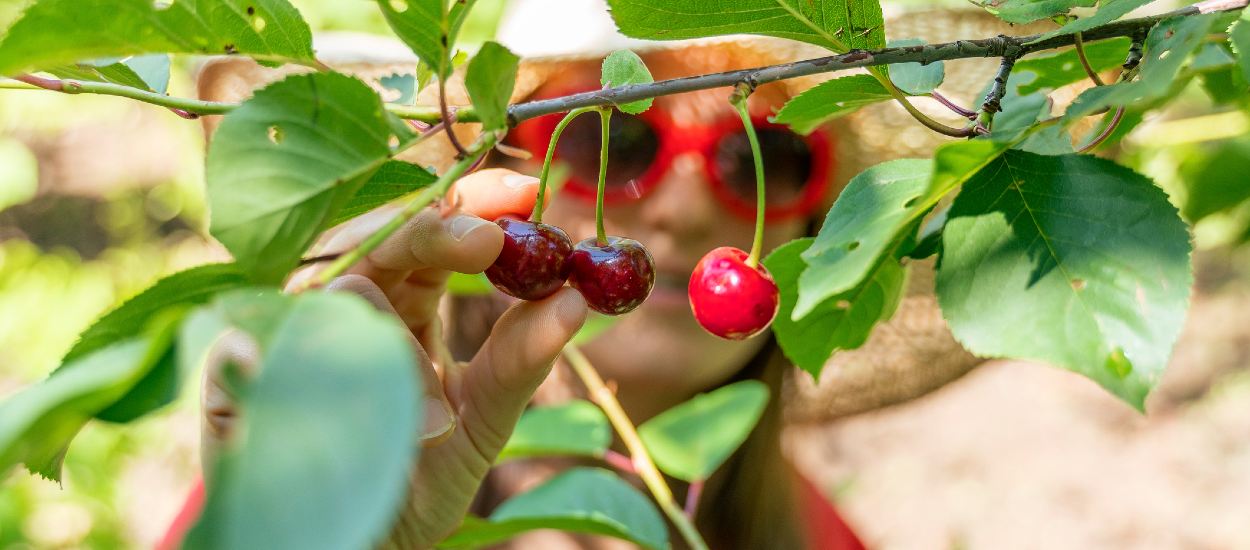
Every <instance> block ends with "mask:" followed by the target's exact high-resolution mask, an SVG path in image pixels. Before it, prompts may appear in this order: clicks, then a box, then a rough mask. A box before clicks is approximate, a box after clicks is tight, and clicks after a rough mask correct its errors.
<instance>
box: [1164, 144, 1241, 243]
mask: <svg viewBox="0 0 1250 550" xmlns="http://www.w3.org/2000/svg"><path fill="white" fill-rule="evenodd" d="M1247 166H1250V139H1247V138H1241V139H1237V140H1229V141H1223V142H1219V143H1216V144H1214V146H1213V147H1211V148H1210V149H1209V150H1204V151H1202V152H1201V153H1199V154H1194V155H1189V156H1187V157H1186V158H1185V160H1184V161H1183V162H1182V163H1181V167H1180V171H1181V174H1182V176H1184V177H1183V178H1182V179H1183V182H1184V185H1185V200H1184V201H1183V202H1182V205H1181V214H1183V215H1184V216H1185V219H1186V220H1189V221H1190V222H1191V223H1197V222H1199V221H1201V220H1202V219H1204V218H1206V217H1207V216H1211V215H1213V214H1217V213H1220V212H1228V211H1231V210H1234V209H1236V208H1238V207H1240V206H1241V205H1242V204H1247V203H1248V202H1250V185H1248V184H1247V182H1246V173H1245V172H1246V167H1247Z"/></svg>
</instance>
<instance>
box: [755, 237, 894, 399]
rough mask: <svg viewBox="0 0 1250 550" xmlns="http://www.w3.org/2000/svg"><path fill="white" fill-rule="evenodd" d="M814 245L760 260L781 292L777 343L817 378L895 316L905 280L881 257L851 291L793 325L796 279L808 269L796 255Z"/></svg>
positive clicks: (794, 245)
mask: <svg viewBox="0 0 1250 550" xmlns="http://www.w3.org/2000/svg"><path fill="white" fill-rule="evenodd" d="M813 241H814V239H812V238H805V239H799V240H796V241H791V242H789V243H786V244H785V245H784V246H781V247H779V248H777V249H776V250H773V252H772V253H771V254H769V255H768V258H766V259H764V266H765V267H767V268H768V272H769V273H771V274H772V276H773V279H774V280H775V281H777V287H778V288H779V289H780V291H781V307H780V309H779V310H778V312H777V318H776V320H774V321H773V333H774V334H776V335H777V343H778V344H779V345H780V346H781V350H782V351H783V352H785V354H786V357H787V358H789V359H790V361H792V362H794V365H795V366H797V367H799V368H801V369H803V370H805V371H807V372H808V373H810V374H811V375H812V377H813V378H819V376H820V372H821V371H822V370H824V367H825V363H826V362H827V361H828V360H829V357H830V356H831V355H833V352H834V351H837V350H841V349H855V348H858V347H860V346H862V345H863V344H864V342H866V341H868V336H869V335H870V334H872V329H873V327H875V326H876V325H877V323H879V322H883V321H885V320H887V319H889V318H890V316H891V315H893V314H894V310H896V309H898V304H899V300H900V299H901V298H902V296H903V281H904V276H903V269H902V267H900V266H899V264H898V262H897V261H896V260H894V259H893V258H883V259H882V260H881V261H880V262H879V263H878V264H877V265H876V266H875V267H873V268H872V269H871V270H870V272H869V274H868V276H867V278H866V279H864V280H863V281H861V282H860V283H859V284H858V285H856V286H855V287H854V288H852V289H850V290H848V291H846V292H843V293H840V294H835V295H834V296H831V297H829V298H828V299H826V300H825V301H823V302H821V303H820V304H818V305H817V306H816V307H815V309H813V311H812V313H810V314H808V315H807V316H806V317H804V318H803V319H802V320H801V321H793V320H791V319H790V315H791V312H792V311H794V305H795V302H796V301H797V300H798V297H799V276H800V274H802V273H803V270H804V269H806V268H807V264H806V263H805V262H803V258H801V257H800V255H801V254H802V253H803V251H805V250H807V249H808V247H810V246H811V244H812V242H813Z"/></svg>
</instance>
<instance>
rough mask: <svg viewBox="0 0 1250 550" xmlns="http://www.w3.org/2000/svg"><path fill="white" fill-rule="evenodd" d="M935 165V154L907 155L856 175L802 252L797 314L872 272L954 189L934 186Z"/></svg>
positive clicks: (795, 316) (800, 316)
mask: <svg viewBox="0 0 1250 550" xmlns="http://www.w3.org/2000/svg"><path fill="white" fill-rule="evenodd" d="M932 170H933V163H932V162H931V161H929V160H920V159H901V160H893V161H889V162H884V163H881V164H878V165H876V166H873V167H872V168H869V169H867V170H865V171H863V172H861V173H860V174H859V175H858V176H855V177H854V178H852V179H851V182H850V183H848V184H847V186H846V189H845V190H843V191H842V194H841V195H839V196H838V200H837V202H835V203H834V204H833V208H832V209H830V210H829V214H828V215H827V216H826V217H825V223H824V225H823V226H822V227H821V228H820V233H819V234H818V235H817V236H816V240H815V241H814V242H813V243H812V246H811V247H810V248H808V249H807V250H806V251H804V252H803V254H802V257H803V260H804V261H806V262H807V265H808V268H807V269H806V270H804V271H803V274H802V275H801V276H800V277H799V296H798V300H797V302H796V304H795V306H794V312H793V313H792V314H791V318H792V319H793V320H796V321H797V320H800V319H803V318H804V317H805V316H807V315H808V314H809V313H811V312H812V311H814V310H815V309H816V307H817V306H818V305H820V304H821V303H823V302H825V301H826V300H827V299H829V298H830V297H832V296H835V295H838V294H842V293H844V292H846V291H848V290H851V289H854V288H855V287H857V286H859V285H860V283H861V282H862V281H864V280H866V279H868V278H869V277H870V275H871V272H872V270H873V268H874V267H875V266H876V265H877V264H878V263H879V260H880V259H881V258H882V257H883V256H885V255H887V254H889V253H890V252H891V251H892V245H896V244H897V243H898V242H899V241H900V240H901V239H902V238H903V236H904V232H905V230H906V229H908V228H909V227H911V225H912V222H913V221H914V220H915V218H916V217H918V216H919V215H920V214H921V212H923V211H924V210H927V209H928V208H929V207H931V206H932V205H933V204H934V203H936V202H937V199H939V198H940V197H941V195H943V194H945V193H946V192H947V191H949V189H943V190H933V191H929V190H928V189H929V188H930V185H929V182H930V175H931V174H930V173H931V171H932Z"/></svg>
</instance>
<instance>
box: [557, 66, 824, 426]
mask: <svg viewBox="0 0 1250 550" xmlns="http://www.w3.org/2000/svg"><path fill="white" fill-rule="evenodd" d="M646 61H647V65H648V66H649V67H650V68H651V70H652V73H653V74H654V75H655V77H656V78H657V79H660V78H670V77H674V76H681V75H682V74H694V73H696V72H706V71H698V70H692V69H690V68H688V67H673V66H671V64H667V63H665V60H664V59H657V58H654V57H652V58H648V59H646ZM562 76H563V77H564V78H565V79H568V81H565V82H557V83H553V84H549V86H552V87H556V88H562V89H566V90H567V89H569V87H571V86H576V85H577V84H579V83H581V82H578V80H579V79H580V80H582V81H588V82H589V83H594V82H595V81H597V79H598V64H586V65H585V69H584V70H582V71H565V72H564V73H562ZM588 85H589V84H588ZM729 92H730V90H729V89H717V90H710V91H706V92H697V93H690V94H682V95H677V96H667V97H663V98H659V99H657V100H656V102H655V104H654V106H653V107H652V108H653V109H657V110H660V112H661V113H663V114H665V115H666V116H668V117H670V118H671V120H672V122H673V124H674V126H676V127H679V128H680V127H682V126H683V125H686V126H689V125H704V126H706V125H708V124H712V123H716V122H723V121H725V120H726V119H727V118H728V119H729V120H738V119H737V114H736V113H735V112H734V110H733V109H732V108H731V106H730V105H729V102H728V97H729ZM769 92H771V93H769ZM539 95H542V91H540V92H539ZM784 100H785V98H784V97H779V96H778V92H777V91H776V90H768V89H766V88H762V89H761V90H760V91H757V93H756V94H755V95H754V96H753V97H752V105H751V107H752V112H754V113H770V112H772V110H773V108H774V107H779V106H780V105H781V104H782V103H783V102H784ZM594 116H596V115H594V114H586V115H583V117H585V118H587V119H589V118H591V117H594ZM739 124H740V122H739ZM594 127H595V128H598V125H597V122H596V123H595V124H594ZM568 135H569V134H568V133H566V134H565V136H566V137H567V136H568ZM596 143H597V140H596ZM813 215H819V212H817V213H814V214H813ZM543 221H544V222H547V223H551V224H554V225H557V226H559V227H562V228H564V230H565V231H567V232H568V234H569V236H570V237H571V238H572V239H573V241H574V242H577V241H580V240H582V239H585V238H589V237H593V236H594V235H595V218H594V205H593V202H592V201H591V200H587V199H586V198H583V197H579V196H573V195H572V194H571V193H563V194H561V193H557V194H556V196H555V199H554V200H552V201H551V203H550V205H549V206H548V208H547V210H546V213H545V214H544V217H543ZM810 221H811V219H810V217H792V218H790V219H787V220H782V221H775V222H770V223H769V224H768V225H767V226H766V231H765V235H764V251H765V253H767V251H769V250H772V249H773V248H774V247H776V246H778V245H780V244H782V243H784V242H786V241H788V240H790V239H794V238H797V237H800V236H802V235H803V233H804V231H805V229H806V227H807V226H808V224H809V223H810ZM604 225H605V227H606V229H607V232H608V234H609V235H616V236H622V237H628V238H632V239H635V240H637V241H639V242H641V243H642V244H643V245H644V246H646V247H647V250H649V251H650V252H651V255H652V257H653V258H654V259H655V267H656V278H655V289H654V290H653V291H652V293H651V296H650V297H649V298H648V299H647V300H646V301H645V302H644V303H643V304H642V306H640V307H639V308H638V309H637V310H635V311H634V312H632V313H629V314H626V315H623V316H621V317H619V318H617V319H618V321H617V322H616V323H615V324H614V325H612V327H611V328H610V329H608V330H607V331H606V332H604V333H602V335H601V336H599V337H598V338H596V339H595V340H594V341H593V342H591V343H590V344H588V345H586V346H585V347H584V350H585V352H586V353H587V355H588V356H589V357H590V359H591V360H592V361H593V362H594V364H595V366H596V367H597V368H598V369H599V370H600V371H601V372H602V373H603V375H604V377H605V378H608V379H611V380H614V381H615V382H616V383H617V384H618V385H619V387H620V389H621V391H622V398H623V399H626V398H627V396H626V395H625V394H626V393H627V392H628V393H633V394H635V395H638V394H643V395H653V396H654V397H655V398H657V399H660V400H662V401H667V400H671V399H680V398H684V397H685V396H688V395H690V394H692V393H695V392H698V391H702V390H705V389H707V388H708V387H711V386H713V385H716V384H718V383H720V382H722V381H724V380H725V379H726V378H728V377H729V376H731V375H733V374H734V373H735V372H737V371H738V370H740V369H741V368H742V367H743V366H744V365H745V363H746V362H747V361H748V360H749V359H750V358H751V357H752V356H753V355H754V354H755V353H756V352H758V351H759V350H760V348H761V347H762V345H763V344H764V343H765V342H766V335H764V334H761V335H759V336H756V337H754V338H751V339H748V340H745V341H727V340H722V339H720V338H717V337H715V336H712V335H710V334H708V333H707V332H705V331H704V330H703V329H702V328H701V327H700V326H699V324H698V323H697V322H696V321H695V319H694V316H693V314H692V313H691V310H690V303H689V301H688V299H687V284H688V283H689V281H690V274H691V272H692V271H693V269H694V267H695V264H696V263H697V262H698V261H699V259H700V258H701V257H702V256H703V255H704V254H705V253H707V252H708V251H710V250H712V249H713V248H716V247H719V246H735V247H738V248H741V249H743V250H749V249H750V247H751V241H752V237H753V234H754V222H753V221H752V220H750V219H746V218H744V217H743V216H741V215H736V214H735V213H734V212H732V211H731V210H730V209H729V208H727V207H726V206H725V205H724V204H723V203H722V202H720V201H718V200H717V197H716V196H715V195H714V194H713V188H712V187H711V185H710V184H709V181H708V174H707V173H706V170H705V160H704V159H703V157H702V154H701V153H698V152H688V153H681V154H678V155H676V156H675V157H673V158H672V161H671V163H670V164H669V167H668V168H667V170H665V171H664V172H663V173H662V174H661V175H660V176H659V179H658V181H657V183H656V184H655V185H654V186H653V187H649V191H647V192H646V193H645V194H643V196H642V197H640V198H638V199H636V200H627V201H618V202H616V203H612V204H608V205H607V206H606V207H605V210H604Z"/></svg>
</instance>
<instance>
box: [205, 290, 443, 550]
mask: <svg viewBox="0 0 1250 550" xmlns="http://www.w3.org/2000/svg"><path fill="white" fill-rule="evenodd" d="M211 310H213V311H216V312H219V314H220V315H222V316H223V319H228V320H229V322H228V324H231V325H234V326H238V327H239V328H240V329H242V330H245V331H246V332H248V333H249V334H251V335H252V336H254V337H255V339H256V340H257V342H258V343H259V345H260V348H261V350H262V360H261V364H260V366H259V373H258V374H257V375H256V376H255V377H254V378H252V379H250V380H243V381H241V383H242V387H241V389H240V391H239V395H240V396H241V397H240V399H241V401H240V403H239V408H240V410H242V411H243V414H241V415H240V416H239V418H238V420H237V422H238V423H239V425H238V426H237V427H236V430H237V434H241V435H243V437H238V438H234V439H232V440H231V441H230V442H229V443H228V444H227V445H226V446H225V447H224V448H223V449H222V451H221V454H220V455H219V456H218V458H217V460H216V463H215V464H212V465H209V466H207V467H208V468H211V471H212V479H213V483H212V484H210V485H209V486H208V495H207V498H206V501H205V503H204V511H203V513H202V515H201V516H200V519H199V523H197V524H196V526H195V527H194V528H193V529H192V530H191V532H190V533H189V534H188V535H187V539H186V541H185V546H184V548H187V549H203V548H366V547H369V546H371V545H373V544H374V543H376V542H377V541H378V540H380V539H381V537H382V536H383V535H385V534H386V532H387V530H388V529H389V528H390V526H391V523H392V522H393V521H394V517H395V510H396V509H397V507H398V506H399V505H400V504H401V503H402V502H403V499H404V497H405V495H406V494H407V488H408V483H407V479H408V474H409V472H410V470H411V468H412V465H413V461H414V460H415V459H416V455H417V451H418V449H419V448H420V444H419V443H418V441H417V434H418V431H419V429H420V426H421V411H422V407H421V400H420V399H421V398H420V396H421V389H420V388H421V381H420V380H419V379H418V377H417V376H416V372H417V371H416V368H417V365H416V357H415V354H414V352H413V349H412V346H411V344H410V343H409V338H410V336H409V335H408V334H406V332H407V331H406V329H405V328H404V327H402V326H401V325H400V324H399V323H398V322H397V320H396V319H395V318H394V317H393V316H390V315H387V314H385V313H382V312H379V311H378V310H377V309H376V308H374V307H373V306H371V305H369V304H368V303H367V302H365V301H364V300H363V299H361V298H360V297H358V296H355V295H351V294H345V293H332V292H309V293H304V294H301V295H299V296H289V295H281V294H278V293H277V291H261V292H258V291H256V290H250V289H249V290H245V291H237V292H234V293H230V294H227V295H225V296H223V297H222V298H221V299H220V300H219V301H218V302H217V303H215V304H214V306H213V307H212V308H211ZM362 427H368V429H362ZM291 495H299V498H291Z"/></svg>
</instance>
